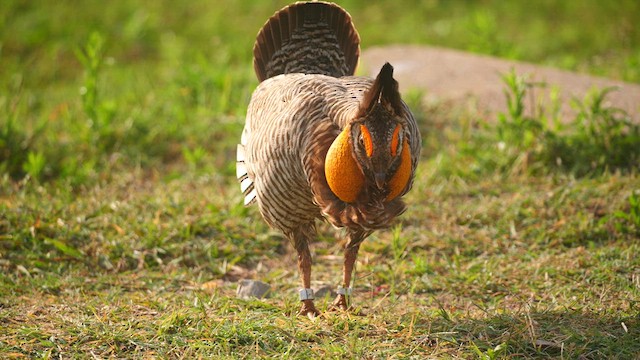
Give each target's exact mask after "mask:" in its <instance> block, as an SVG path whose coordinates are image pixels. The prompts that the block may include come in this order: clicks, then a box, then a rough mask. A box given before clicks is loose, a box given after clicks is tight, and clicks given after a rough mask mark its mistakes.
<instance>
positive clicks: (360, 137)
mask: <svg viewBox="0 0 640 360" xmlns="http://www.w3.org/2000/svg"><path fill="white" fill-rule="evenodd" d="M358 144H359V145H360V147H364V138H363V137H362V135H360V136H358Z"/></svg>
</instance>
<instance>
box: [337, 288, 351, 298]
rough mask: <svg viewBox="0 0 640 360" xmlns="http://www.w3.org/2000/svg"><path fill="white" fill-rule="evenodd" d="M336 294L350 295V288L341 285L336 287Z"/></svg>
mask: <svg viewBox="0 0 640 360" xmlns="http://www.w3.org/2000/svg"><path fill="white" fill-rule="evenodd" d="M338 295H344V296H351V288H350V287H348V288H343V287H342V286H340V287H339V288H338Z"/></svg>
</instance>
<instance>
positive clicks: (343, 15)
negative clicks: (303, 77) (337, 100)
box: [253, 1, 360, 81]
mask: <svg viewBox="0 0 640 360" xmlns="http://www.w3.org/2000/svg"><path fill="white" fill-rule="evenodd" d="M359 57H360V36H359V35H358V32H357V30H356V29H355V27H354V26H353V23H352V22H351V16H350V15H349V13H347V12H346V11H345V10H344V9H342V8H341V7H340V6H338V5H336V4H333V3H327V2H321V1H313V2H299V3H295V4H292V5H289V6H287V7H285V8H283V9H281V10H280V11H278V12H276V13H275V14H274V15H273V16H272V17H271V18H269V20H267V22H266V23H265V24H264V26H263V27H262V29H260V32H259V33H258V36H257V38H256V42H255V44H254V46H253V66H254V69H255V71H256V75H257V76H258V80H260V81H263V80H265V79H268V78H270V77H272V76H276V75H280V74H286V73H295V72H299V73H307V74H323V75H329V76H335V77H340V76H345V75H353V74H354V73H355V70H356V67H357V65H358V59H359Z"/></svg>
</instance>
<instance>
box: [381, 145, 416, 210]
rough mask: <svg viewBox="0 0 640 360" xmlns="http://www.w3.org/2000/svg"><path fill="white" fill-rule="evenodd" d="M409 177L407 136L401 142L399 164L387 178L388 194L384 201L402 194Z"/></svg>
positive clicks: (409, 156) (409, 160) (409, 155)
mask: <svg viewBox="0 0 640 360" xmlns="http://www.w3.org/2000/svg"><path fill="white" fill-rule="evenodd" d="M410 178H411V150H410V149H409V141H408V140H407V138H405V139H404V142H403V143H402V153H401V154H400V166H398V170H396V173H395V174H394V175H393V177H391V180H389V191H390V192H389V195H387V198H386V199H385V201H391V200H393V199H395V198H397V197H398V195H400V194H402V191H403V190H404V189H405V188H406V187H407V184H408V183H409V179H410Z"/></svg>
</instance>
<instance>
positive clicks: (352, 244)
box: [331, 230, 369, 310]
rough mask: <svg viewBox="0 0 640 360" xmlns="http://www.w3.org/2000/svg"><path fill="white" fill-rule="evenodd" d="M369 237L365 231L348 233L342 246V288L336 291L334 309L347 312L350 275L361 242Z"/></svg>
mask: <svg viewBox="0 0 640 360" xmlns="http://www.w3.org/2000/svg"><path fill="white" fill-rule="evenodd" d="M367 235H369V233H368V232H365V231H362V230H360V231H349V234H348V236H347V242H346V243H345V245H344V263H343V266H342V287H341V288H339V289H338V296H337V297H336V299H335V300H334V301H333V304H332V305H331V307H332V308H334V309H341V310H347V309H348V307H349V301H348V298H349V296H350V295H351V275H352V274H353V265H354V264H355V262H356V259H357V258H358V250H360V244H361V243H362V240H364V238H365V237H366V236H367Z"/></svg>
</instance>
